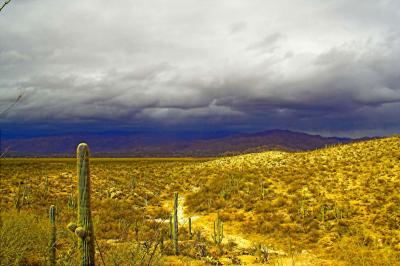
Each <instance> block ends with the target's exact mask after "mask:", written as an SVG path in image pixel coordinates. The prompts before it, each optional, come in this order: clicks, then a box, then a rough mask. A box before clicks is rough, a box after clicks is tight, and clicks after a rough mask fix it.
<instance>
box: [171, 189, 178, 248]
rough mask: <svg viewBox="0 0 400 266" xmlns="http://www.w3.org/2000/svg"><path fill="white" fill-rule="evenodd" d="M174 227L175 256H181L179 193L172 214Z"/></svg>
mask: <svg viewBox="0 0 400 266" xmlns="http://www.w3.org/2000/svg"><path fill="white" fill-rule="evenodd" d="M172 219H173V226H172V241H173V243H174V250H175V255H178V254H179V246H178V193H177V192H174V211H173V214H172Z"/></svg>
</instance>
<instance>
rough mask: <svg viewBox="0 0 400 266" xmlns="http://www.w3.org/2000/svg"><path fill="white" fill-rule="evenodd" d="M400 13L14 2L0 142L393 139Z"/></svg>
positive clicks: (310, 4) (304, 6) (271, 4)
mask: <svg viewBox="0 0 400 266" xmlns="http://www.w3.org/2000/svg"><path fill="white" fill-rule="evenodd" d="M399 25H400V1H395V0H394V1H384V0H382V1H379V0H363V1H359V0H326V1H320V0H307V1H300V0H299V1H298V0H280V1H266V0H251V1H245V0H241V1H238V0H224V1H222V0H179V1H176V0H162V1H161V0H160V1H159V0H157V1H154V0H143V1H138V0H130V1H125V0H119V1H100V0H99V1H89V0H85V1H75V0H71V1H60V0H41V1H38V0H13V1H11V2H10V4H9V5H7V6H6V7H5V8H4V9H3V11H2V12H0V107H1V108H2V109H4V108H6V107H7V106H8V104H10V103H11V102H12V101H13V99H15V97H17V95H18V94H19V93H21V92H23V93H24V95H23V98H22V100H21V102H20V103H18V104H17V105H16V106H15V107H14V108H13V109H12V110H10V111H9V112H8V113H7V115H6V116H5V117H3V118H0V126H1V127H2V128H3V130H12V129H14V131H15V129H16V128H20V129H21V130H22V129H23V130H27V129H31V130H46V131H51V130H54V128H56V127H58V126H60V127H63V128H66V129H68V130H70V129H79V130H87V129H90V128H91V129H93V128H96V130H103V129H104V130H113V129H125V130H137V129H143V128H151V129H166V128H170V129H171V128H172V129H175V130H185V129H193V130H203V131H207V130H214V131H215V130H232V131H258V130H264V129H272V128H281V129H292V130H300V131H306V132H311V133H320V134H324V135H339V136H363V135H377V134H378V135H382V134H392V133H400V27H399Z"/></svg>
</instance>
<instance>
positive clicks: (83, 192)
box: [68, 143, 95, 266]
mask: <svg viewBox="0 0 400 266" xmlns="http://www.w3.org/2000/svg"><path fill="white" fill-rule="evenodd" d="M76 153H77V154H76V156H77V170H78V171H77V172H78V224H77V225H76V224H74V223H70V224H69V225H68V228H69V229H70V230H71V231H73V232H75V234H76V235H77V236H78V237H79V249H80V256H81V260H82V263H81V265H82V266H92V265H94V264H95V263H94V254H95V249H94V233H93V223H92V216H91V209H90V170H89V157H90V152H89V146H88V145H87V144H86V143H81V144H79V145H78V148H77V151H76Z"/></svg>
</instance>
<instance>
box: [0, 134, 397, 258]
mask: <svg viewBox="0 0 400 266" xmlns="http://www.w3.org/2000/svg"><path fill="white" fill-rule="evenodd" d="M81 152H85V151H81ZM79 154H80V153H78V162H77V159H71V158H65V159H62V158H57V159H55V158H40V159H33V158H29V159H28V158H2V159H1V179H0V189H1V194H0V195H1V202H0V264H1V265H47V264H50V265H93V264H94V263H95V264H97V265H262V264H269V265H399V261H400V234H399V232H400V230H399V227H400V196H399V195H400V193H399V188H400V180H399V177H400V138H399V137H390V138H382V139H374V140H369V141H364V142H359V143H352V144H343V145H335V146H331V147H326V148H324V149H320V150H315V151H308V152H296V153H290V152H279V151H270V152H262V153H252V154H246V155H240V156H232V157H223V158H215V159H213V158H201V159H200V158H173V159H172V158H158V159H140V158H135V159H132V158H130V159H124V158H120V159H116V158H113V159H110V158H104V159H103V158H92V159H90V163H89V157H88V156H87V154H86V153H84V154H86V155H84V156H83V157H82V156H81V155H82V153H81V155H79ZM82 158H83V159H82ZM77 163H78V167H77ZM85 167H90V171H89V168H87V169H86V168H85ZM77 168H78V173H77ZM78 176H79V178H78ZM85 180H86V181H85ZM83 185H89V187H90V189H89V188H87V189H84V188H83ZM85 193H86V194H85ZM88 193H90V194H88ZM79 195H80V196H79ZM88 197H90V205H89V204H87V205H83V204H84V203H85V200H83V201H82V199H89V198H88ZM87 203H89V202H87ZM88 211H90V217H88V216H85V215H88V214H89V212H88ZM84 214H85V215H84ZM89 218H90V219H89ZM71 222H72V224H71ZM74 223H75V224H74ZM82 225H84V226H82ZM91 225H92V226H91ZM71 230H72V231H73V233H72V232H71ZM88 230H89V231H88ZM91 230H92V231H91ZM82 252H84V253H85V252H86V253H85V254H82ZM91 256H92V257H91ZM83 258H85V259H86V261H83Z"/></svg>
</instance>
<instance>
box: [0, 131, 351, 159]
mask: <svg viewBox="0 0 400 266" xmlns="http://www.w3.org/2000/svg"><path fill="white" fill-rule="evenodd" d="M351 141H357V140H353V139H348V138H335V137H321V136H318V135H309V134H305V133H299V132H292V131H287V130H269V131H264V132H259V133H252V134H243V133H241V134H232V135H228V136H223V137H211V138H202V137H200V136H197V137H196V136H194V137H193V136H192V137H186V138H182V137H180V136H174V135H173V134H172V135H171V134H161V133H160V134H142V133H136V134H109V135H95V134H72V135H61V136H47V137H34V138H26V137H25V138H14V139H6V140H4V141H3V144H2V146H3V148H4V147H9V148H10V151H9V153H8V154H9V156H11V157H18V156H24V157H29V156H33V157H72V156H73V152H74V149H75V148H74V147H76V145H77V144H78V143H80V142H87V143H91V146H92V147H93V151H92V154H93V156H96V157H188V156H194V157H199V156H200V157H212V156H223V155H234V154H242V153H249V152H258V151H268V150H282V151H305V150H313V149H317V148H323V147H325V146H326V145H332V144H337V143H348V142H351Z"/></svg>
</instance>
